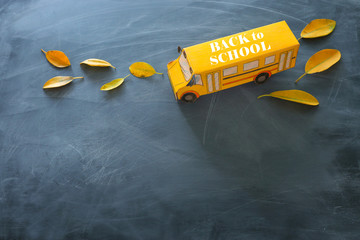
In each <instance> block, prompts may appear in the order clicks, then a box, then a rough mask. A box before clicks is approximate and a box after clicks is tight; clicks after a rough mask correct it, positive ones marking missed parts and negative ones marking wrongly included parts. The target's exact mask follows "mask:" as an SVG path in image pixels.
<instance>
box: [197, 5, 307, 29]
mask: <svg viewBox="0 0 360 240" xmlns="http://www.w3.org/2000/svg"><path fill="white" fill-rule="evenodd" d="M202 3H219V2H216V1H204V2H202ZM221 4H228V5H237V6H244V7H248V8H255V9H259V10H263V11H266V12H272V13H276V14H280V15H283V16H286V17H288V18H292V19H295V20H297V21H300V22H302V23H305V24H307V22H305V21H303V20H301V19H300V18H296V17H293V16H291V15H288V14H286V13H282V12H279V11H276V10H271V9H268V8H262V7H256V6H252V5H248V4H243V3H232V2H221Z"/></svg>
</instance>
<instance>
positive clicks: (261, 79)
mask: <svg viewBox="0 0 360 240" xmlns="http://www.w3.org/2000/svg"><path fill="white" fill-rule="evenodd" d="M268 78H269V74H268V73H260V74H259V75H257V77H256V78H255V83H256V84H263V83H264V82H266V80H268Z"/></svg>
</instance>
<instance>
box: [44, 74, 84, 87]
mask: <svg viewBox="0 0 360 240" xmlns="http://www.w3.org/2000/svg"><path fill="white" fill-rule="evenodd" d="M79 78H84V77H70V76H57V77H53V78H51V79H50V80H48V81H47V82H46V83H45V84H44V86H43V88H44V89H47V88H57V87H62V86H65V85H66V84H69V83H71V82H72V80H74V79H79Z"/></svg>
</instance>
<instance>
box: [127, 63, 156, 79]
mask: <svg viewBox="0 0 360 240" xmlns="http://www.w3.org/2000/svg"><path fill="white" fill-rule="evenodd" d="M129 70H130V72H131V74H132V75H134V76H135V77H139V78H145V77H151V76H152V75H154V74H162V73H158V72H156V71H155V69H154V68H153V67H152V66H151V65H150V64H148V63H146V62H136V63H133V64H131V66H130V67H129Z"/></svg>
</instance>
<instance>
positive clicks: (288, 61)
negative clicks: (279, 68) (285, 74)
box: [285, 50, 293, 68]
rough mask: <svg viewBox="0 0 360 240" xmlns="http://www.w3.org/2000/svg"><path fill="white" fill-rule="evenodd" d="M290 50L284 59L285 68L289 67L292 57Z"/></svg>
mask: <svg viewBox="0 0 360 240" xmlns="http://www.w3.org/2000/svg"><path fill="white" fill-rule="evenodd" d="M292 52H293V51H292V50H291V51H289V52H288V55H287V58H286V66H285V67H286V68H289V67H290V62H291V57H292Z"/></svg>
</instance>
